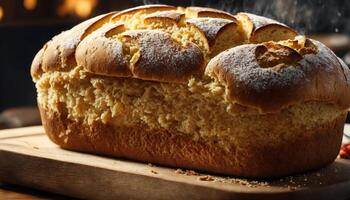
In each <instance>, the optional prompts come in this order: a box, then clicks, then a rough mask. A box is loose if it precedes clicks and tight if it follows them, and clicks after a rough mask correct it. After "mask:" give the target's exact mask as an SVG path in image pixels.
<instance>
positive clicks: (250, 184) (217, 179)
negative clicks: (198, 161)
mask: <svg viewBox="0 0 350 200" xmlns="http://www.w3.org/2000/svg"><path fill="white" fill-rule="evenodd" d="M175 173H176V174H182V175H186V176H199V177H198V180H199V181H213V182H221V183H231V184H240V185H244V186H247V187H257V186H266V187H269V185H268V183H267V182H265V181H264V182H261V181H252V180H247V179H241V178H231V177H218V176H211V175H206V174H200V173H198V172H196V171H194V170H183V169H177V170H175Z"/></svg>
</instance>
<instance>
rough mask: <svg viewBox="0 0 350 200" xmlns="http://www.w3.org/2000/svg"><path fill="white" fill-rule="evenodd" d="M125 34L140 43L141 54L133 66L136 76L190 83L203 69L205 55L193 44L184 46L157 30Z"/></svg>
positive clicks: (135, 31)
mask: <svg viewBox="0 0 350 200" xmlns="http://www.w3.org/2000/svg"><path fill="white" fill-rule="evenodd" d="M123 36H125V37H127V38H130V39H131V40H136V41H137V43H138V46H139V57H138V58H137V59H136V60H135V63H134V66H133V68H132V73H133V75H134V77H136V78H140V79H144V80H155V81H164V82H179V83H181V82H183V83H187V81H188V80H189V79H190V78H191V77H192V76H201V75H202V72H203V71H204V66H205V63H204V57H203V54H202V52H201V50H200V49H199V48H198V47H197V46H196V45H195V44H193V43H189V44H187V45H186V46H182V45H181V44H179V43H178V42H176V41H173V40H172V39H171V37H170V35H169V34H166V33H164V32H162V31H158V30H133V31H127V32H125V33H123Z"/></svg>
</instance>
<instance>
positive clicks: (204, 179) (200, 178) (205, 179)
mask: <svg viewBox="0 0 350 200" xmlns="http://www.w3.org/2000/svg"><path fill="white" fill-rule="evenodd" d="M198 179H199V180H201V181H214V180H215V179H214V178H213V177H212V176H208V175H207V176H200V177H199V178H198Z"/></svg>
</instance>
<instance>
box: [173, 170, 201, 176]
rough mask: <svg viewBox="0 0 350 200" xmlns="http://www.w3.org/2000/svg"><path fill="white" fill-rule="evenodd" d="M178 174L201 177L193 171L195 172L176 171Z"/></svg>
mask: <svg viewBox="0 0 350 200" xmlns="http://www.w3.org/2000/svg"><path fill="white" fill-rule="evenodd" d="M175 173H176V174H185V175H187V176H199V175H200V174H199V173H197V172H195V171H193V170H182V169H177V170H175Z"/></svg>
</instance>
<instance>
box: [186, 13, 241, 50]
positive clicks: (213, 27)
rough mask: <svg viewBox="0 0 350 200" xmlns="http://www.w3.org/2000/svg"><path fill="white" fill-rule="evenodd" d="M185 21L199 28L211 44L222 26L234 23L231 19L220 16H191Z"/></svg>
mask: <svg viewBox="0 0 350 200" xmlns="http://www.w3.org/2000/svg"><path fill="white" fill-rule="evenodd" d="M186 22H187V23H190V24H193V25H195V26H196V27H197V28H199V29H200V30H201V31H202V32H203V33H204V35H205V37H206V38H207V39H208V42H209V44H210V45H212V44H213V42H214V41H215V38H216V36H217V34H218V33H219V31H220V30H221V29H222V28H223V27H224V26H226V25H227V24H233V23H234V22H233V21H231V20H228V19H221V18H192V19H188V20H186Z"/></svg>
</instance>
